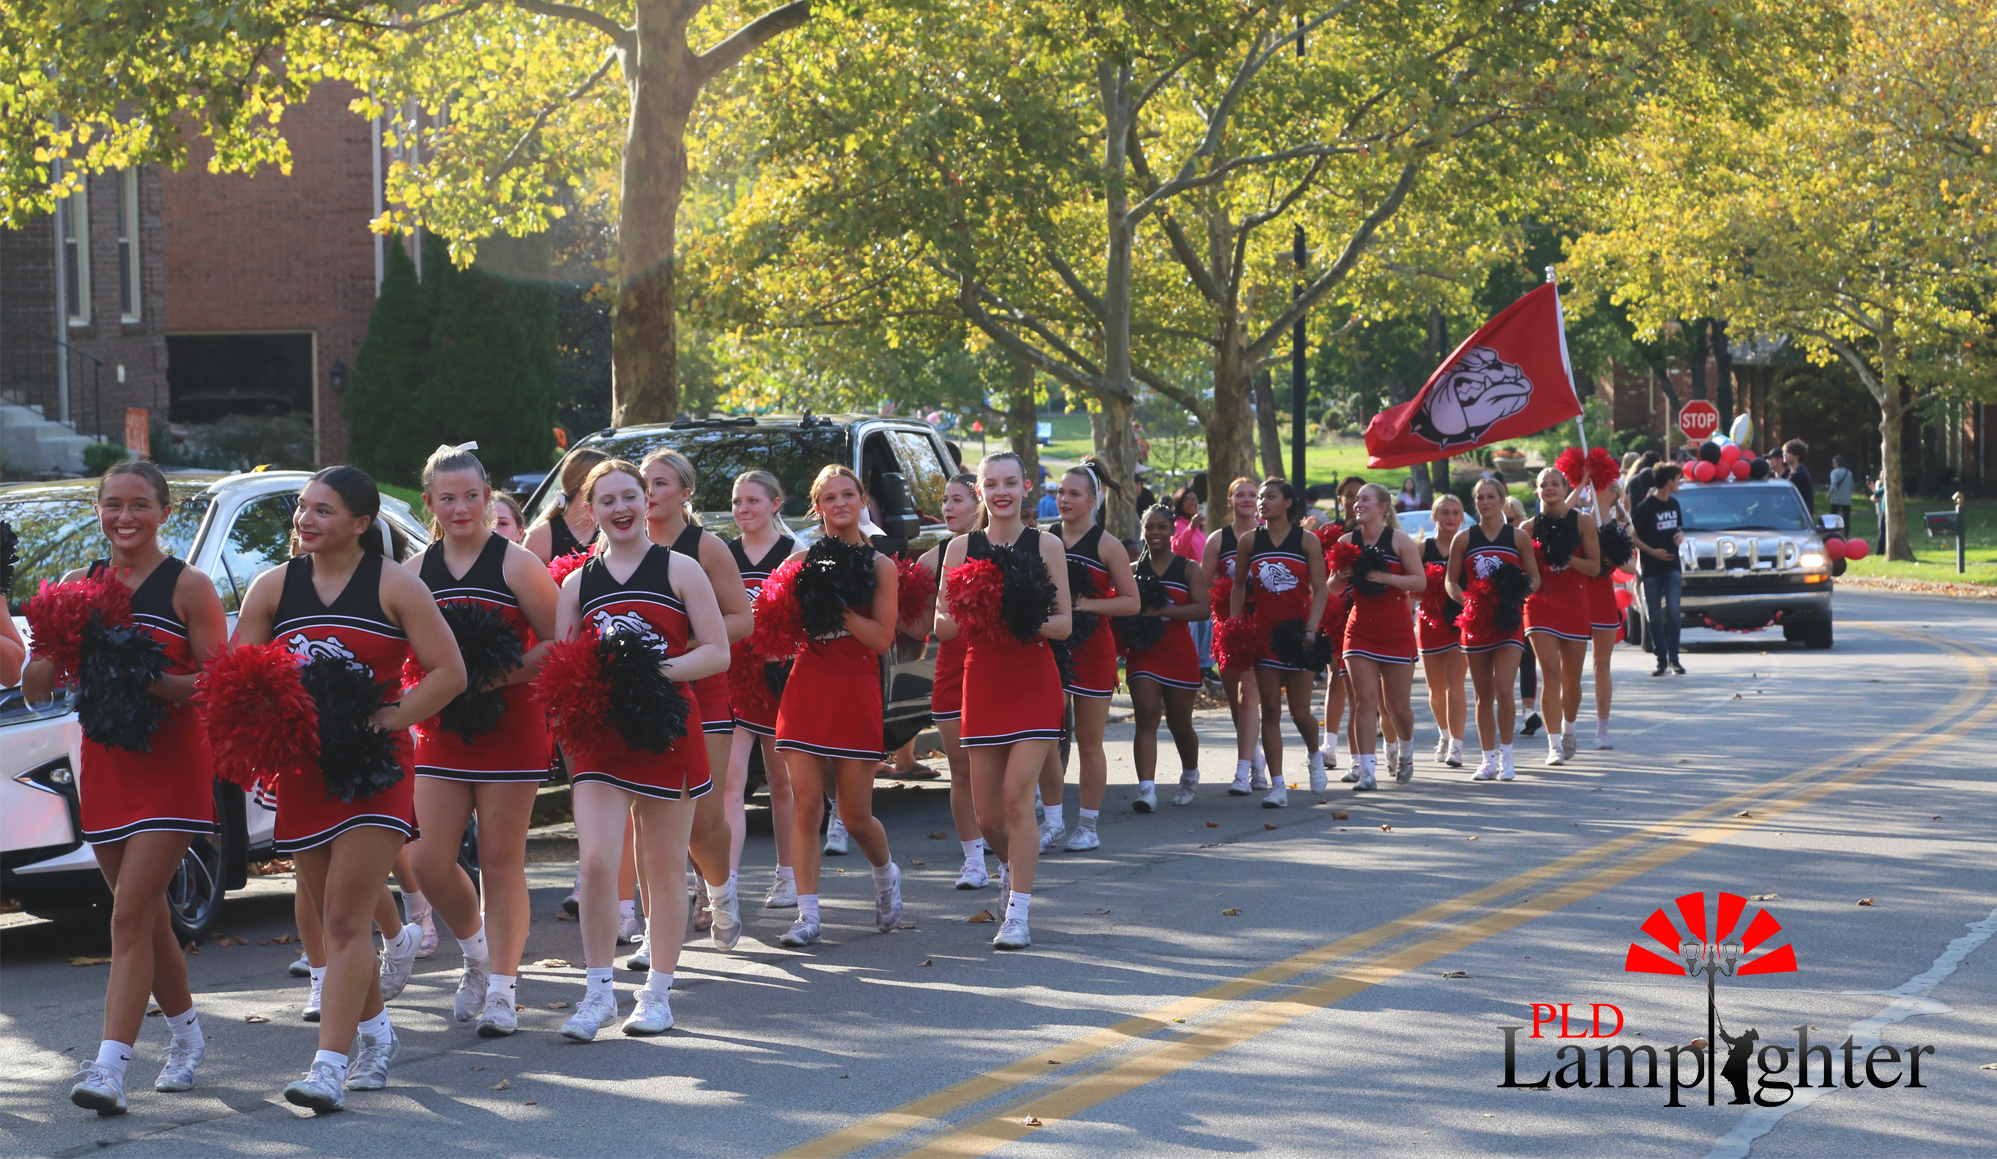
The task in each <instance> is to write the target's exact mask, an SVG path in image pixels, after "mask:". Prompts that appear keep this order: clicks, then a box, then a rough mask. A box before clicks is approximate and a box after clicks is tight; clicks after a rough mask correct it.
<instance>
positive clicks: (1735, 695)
mask: <svg viewBox="0 0 1997 1159" xmlns="http://www.w3.org/2000/svg"><path fill="white" fill-rule="evenodd" d="M1734 699H1735V700H1739V699H1740V693H1738V692H1736V693H1734Z"/></svg>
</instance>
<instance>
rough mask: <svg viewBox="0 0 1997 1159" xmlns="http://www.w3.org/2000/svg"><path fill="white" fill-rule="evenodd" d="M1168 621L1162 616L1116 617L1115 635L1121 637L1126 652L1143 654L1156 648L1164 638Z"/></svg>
mask: <svg viewBox="0 0 1997 1159" xmlns="http://www.w3.org/2000/svg"><path fill="white" fill-rule="evenodd" d="M1167 623H1168V621H1167V620H1166V619H1165V617H1163V616H1118V617H1117V618H1116V632H1117V635H1119V636H1121V637H1123V647H1124V650H1125V651H1127V652H1145V651H1149V650H1150V649H1152V648H1155V647H1157V646H1158V641H1160V640H1163V639H1164V638H1165V627H1166V624H1167Z"/></svg>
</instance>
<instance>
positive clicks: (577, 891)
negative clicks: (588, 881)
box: [562, 877, 582, 918]
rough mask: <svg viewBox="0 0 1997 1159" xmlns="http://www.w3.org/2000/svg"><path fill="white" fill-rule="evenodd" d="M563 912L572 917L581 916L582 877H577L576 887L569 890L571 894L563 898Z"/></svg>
mask: <svg viewBox="0 0 1997 1159" xmlns="http://www.w3.org/2000/svg"><path fill="white" fill-rule="evenodd" d="M562 912H563V913H565V914H567V915H569V916H570V917H572V918H573V917H579V916H581V914H582V878H580V877H578V878H576V883H575V886H574V888H572V889H570V890H569V896H567V897H565V898H563V899H562Z"/></svg>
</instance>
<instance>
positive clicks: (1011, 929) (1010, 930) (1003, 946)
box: [992, 918, 1033, 950]
mask: <svg viewBox="0 0 1997 1159" xmlns="http://www.w3.org/2000/svg"><path fill="white" fill-rule="evenodd" d="M1032 944H1033V935H1032V934H1030V933H1028V932H1027V929H1026V921H1025V919H1024V918H1007V919H1006V920H1005V924H1004V925H1002V926H1000V927H999V932H998V933H997V934H996V935H995V936H993V938H992V949H994V950H1023V949H1025V948H1026V947H1028V946H1030V945H1032Z"/></svg>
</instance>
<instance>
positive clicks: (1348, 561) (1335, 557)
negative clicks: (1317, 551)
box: [1324, 539, 1360, 575]
mask: <svg viewBox="0 0 1997 1159" xmlns="http://www.w3.org/2000/svg"><path fill="white" fill-rule="evenodd" d="M1359 550H1360V548H1359V545H1358V544H1356V543H1353V542H1350V541H1349V540H1344V539H1341V540H1339V541H1338V542H1337V543H1334V544H1332V546H1331V554H1330V555H1328V556H1326V557H1325V561H1324V562H1325V566H1326V567H1327V568H1329V569H1330V570H1331V572H1332V574H1334V575H1350V574H1351V573H1352V568H1353V565H1354V564H1357V563H1358V562H1359Z"/></svg>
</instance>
